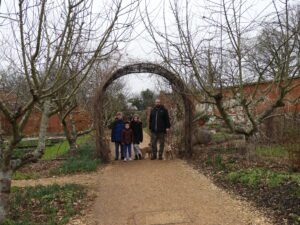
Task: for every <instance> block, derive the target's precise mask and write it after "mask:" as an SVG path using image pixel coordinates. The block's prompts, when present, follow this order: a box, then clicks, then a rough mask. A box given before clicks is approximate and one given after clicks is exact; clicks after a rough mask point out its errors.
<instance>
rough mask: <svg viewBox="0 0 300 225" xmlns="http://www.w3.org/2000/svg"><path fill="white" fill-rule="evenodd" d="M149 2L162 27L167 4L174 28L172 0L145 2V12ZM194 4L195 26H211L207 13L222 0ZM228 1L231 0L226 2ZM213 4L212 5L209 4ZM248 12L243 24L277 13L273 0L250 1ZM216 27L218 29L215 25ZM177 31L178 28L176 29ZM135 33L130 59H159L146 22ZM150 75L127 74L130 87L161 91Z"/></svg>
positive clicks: (192, 1)
mask: <svg viewBox="0 0 300 225" xmlns="http://www.w3.org/2000/svg"><path fill="white" fill-rule="evenodd" d="M145 2H146V4H147V5H148V11H149V12H150V16H151V19H153V23H154V24H155V25H156V26H157V28H158V29H159V28H160V27H162V26H163V22H162V21H163V6H165V7H166V12H165V13H166V15H167V16H166V18H167V20H168V21H166V23H168V25H169V26H168V29H170V30H172V25H173V24H174V22H173V16H172V13H171V12H170V11H168V10H169V1H161V0H147V1H144V2H143V4H142V5H141V12H142V13H143V10H144V7H145V5H144V4H145ZM179 2H181V3H179V4H182V3H184V2H185V0H179ZM188 2H189V5H190V11H191V12H192V14H193V15H194V17H193V20H194V21H195V24H196V25H195V24H194V26H195V27H196V26H198V25H199V26H203V27H204V26H207V25H208V24H205V21H204V20H203V16H206V17H210V15H209V8H210V7H211V2H215V3H221V2H222V1H221V0H212V1H211V0H202V1H199V0H190V1H188ZM225 2H228V1H225ZM289 2H290V3H291V4H295V3H297V1H296V0H290V1H289ZM275 3H276V7H278V9H280V8H281V7H280V6H281V5H280V1H279V0H275ZM209 5H210V6H209ZM244 7H245V9H246V8H247V10H246V12H245V13H244V14H243V18H242V23H243V24H245V25H246V24H249V23H253V22H260V21H261V20H262V19H264V18H265V16H266V15H268V14H269V13H271V12H273V11H274V10H275V8H274V5H273V3H272V0H249V1H247V2H246V4H245V5H244ZM213 19H214V20H220V16H218V15H217V14H216V15H214V16H213ZM213 29H215V28H213ZM174 30H175V29H174ZM205 31H206V33H204V34H203V37H204V36H205V37H207V35H209V34H208V33H209V32H212V33H213V32H214V30H212V29H211V28H209V26H207V29H205ZM134 33H135V34H139V35H138V37H137V38H136V39H135V40H133V41H132V42H130V43H129V44H128V46H127V48H126V56H127V57H128V58H129V59H130V61H134V60H137V61H152V62H153V61H157V60H158V57H157V56H156V55H155V50H154V45H153V44H151V40H150V37H149V34H148V33H147V31H145V28H144V24H142V23H141V24H139V25H138V26H137V27H136V28H135V32H134ZM250 35H255V32H252V33H250ZM147 77H148V76H147V75H138V76H135V75H132V76H128V77H126V81H127V83H128V85H127V86H128V88H129V89H131V90H132V92H134V93H139V92H140V91H141V90H145V89H147V88H149V89H152V90H156V91H158V90H157V87H156V86H155V83H156V82H155V81H156V79H157V76H156V77H153V78H152V79H150V78H147Z"/></svg>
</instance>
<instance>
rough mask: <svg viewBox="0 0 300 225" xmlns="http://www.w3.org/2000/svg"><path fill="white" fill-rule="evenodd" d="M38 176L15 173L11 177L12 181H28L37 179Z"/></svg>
mask: <svg viewBox="0 0 300 225" xmlns="http://www.w3.org/2000/svg"><path fill="white" fill-rule="evenodd" d="M38 178H40V175H39V174H38V173H35V172H32V173H22V172H20V171H16V172H15V173H14V175H13V178H12V179H13V180H29V179H38Z"/></svg>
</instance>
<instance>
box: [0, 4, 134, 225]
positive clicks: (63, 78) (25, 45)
mask: <svg viewBox="0 0 300 225" xmlns="http://www.w3.org/2000/svg"><path fill="white" fill-rule="evenodd" d="M138 3H139V1H138V0H132V1H129V2H127V4H123V1H122V0H113V1H109V2H106V3H104V5H103V6H101V5H96V4H97V3H96V2H93V1H92V0H88V1H84V0H68V1H63V2H57V1H54V0H52V1H50V0H49V1H46V0H43V1H29V0H19V1H12V2H9V3H7V4H6V6H7V7H6V8H5V10H4V11H5V13H1V17H0V20H1V21H0V24H1V33H0V35H1V38H0V39H1V45H0V47H1V50H2V55H1V62H2V67H4V68H7V65H10V66H11V67H12V68H14V69H15V71H17V74H18V77H20V79H21V80H22V83H24V85H23V86H25V88H24V92H23V93H22V95H23V96H22V101H21V100H20V99H21V98H17V97H15V98H14V99H13V100H14V102H12V101H8V98H7V95H8V94H9V93H5V94H3V95H2V96H1V100H0V110H1V112H2V114H3V115H4V117H5V118H6V119H7V120H8V121H9V123H10V125H11V136H10V137H9V139H8V140H7V143H4V141H3V138H2V137H1V143H0V223H1V224H2V222H3V221H4V219H5V216H6V214H7V210H8V197H9V193H10V188H11V176H12V173H13V171H15V170H16V169H18V168H20V167H21V166H23V165H25V164H26V163H28V162H31V161H35V160H37V159H38V158H40V157H41V156H42V154H43V147H42V148H37V150H36V151H34V152H32V153H29V154H26V155H25V156H24V157H22V158H19V159H15V160H12V158H11V157H12V154H13V151H14V149H15V147H16V145H17V144H18V143H19V142H20V141H21V139H22V138H23V134H22V131H23V128H24V126H25V124H26V122H27V120H28V118H29V116H30V113H31V111H32V110H33V107H34V106H35V105H37V104H40V106H41V108H42V109H43V116H45V117H43V118H42V121H41V127H40V129H41V130H42V131H40V135H42V136H44V134H45V129H46V124H47V118H49V116H50V115H51V113H52V111H57V110H58V109H57V108H56V107H52V106H51V105H52V104H54V103H55V102H56V101H57V97H58V93H61V92H62V91H63V90H65V92H64V95H63V97H62V96H60V97H62V98H60V99H59V100H60V101H61V103H62V108H64V107H66V106H69V105H72V102H73V98H74V95H75V94H76V93H77V91H78V89H79V87H80V85H81V84H82V82H83V81H84V80H85V79H86V78H87V77H88V75H89V74H90V72H91V70H92V68H93V65H94V64H95V63H96V62H99V61H101V60H102V59H105V58H106V57H108V56H109V55H110V54H111V53H112V52H114V51H115V50H116V49H117V48H118V46H119V45H120V43H121V42H126V41H128V38H129V37H130V33H131V28H132V26H133V25H134V24H133V18H134V16H135V13H134V11H135V9H136V7H137V5H138ZM1 7H2V5H1ZM97 10H98V11H97ZM70 68H76V70H72V72H70V73H68V71H69V69H70ZM66 88H68V90H66ZM12 92H17V90H12ZM15 96H16V95H15ZM23 97H24V98H23ZM25 97H26V98H25Z"/></svg>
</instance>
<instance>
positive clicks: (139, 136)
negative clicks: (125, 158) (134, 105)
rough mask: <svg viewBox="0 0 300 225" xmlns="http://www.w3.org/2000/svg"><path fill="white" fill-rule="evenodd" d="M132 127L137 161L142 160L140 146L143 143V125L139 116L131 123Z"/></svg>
mask: <svg viewBox="0 0 300 225" xmlns="http://www.w3.org/2000/svg"><path fill="white" fill-rule="evenodd" d="M130 127H131V129H132V131H133V137H134V138H133V149H134V154H135V158H134V159H135V160H137V159H142V154H141V150H140V148H139V144H140V143H141V142H143V124H142V122H141V121H140V119H139V116H138V115H137V114H135V115H134V116H133V120H132V121H131V123H130Z"/></svg>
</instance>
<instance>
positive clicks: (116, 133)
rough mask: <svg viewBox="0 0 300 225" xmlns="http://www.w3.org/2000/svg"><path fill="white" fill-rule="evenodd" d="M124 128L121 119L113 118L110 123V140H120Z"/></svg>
mask: <svg viewBox="0 0 300 225" xmlns="http://www.w3.org/2000/svg"><path fill="white" fill-rule="evenodd" d="M123 129H124V121H123V120H115V121H114V122H113V123H112V125H111V141H112V142H121V141H122V140H121V139H122V130H123Z"/></svg>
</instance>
